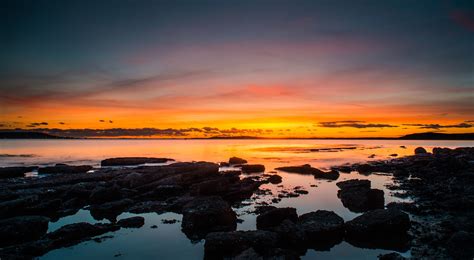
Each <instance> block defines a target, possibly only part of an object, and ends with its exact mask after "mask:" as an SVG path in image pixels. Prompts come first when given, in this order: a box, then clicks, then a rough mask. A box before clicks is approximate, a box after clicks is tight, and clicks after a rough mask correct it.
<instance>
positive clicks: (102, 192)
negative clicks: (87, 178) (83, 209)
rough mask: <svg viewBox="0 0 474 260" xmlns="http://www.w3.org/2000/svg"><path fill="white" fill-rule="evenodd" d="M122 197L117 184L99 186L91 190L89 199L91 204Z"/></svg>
mask: <svg viewBox="0 0 474 260" xmlns="http://www.w3.org/2000/svg"><path fill="white" fill-rule="evenodd" d="M121 198H122V195H121V194H120V188H119V187H118V186H115V185H114V186H112V187H103V186H99V187H96V188H95V189H94V190H92V192H91V194H90V196H89V201H90V203H91V204H101V203H105V202H108V201H114V200H119V199H121Z"/></svg>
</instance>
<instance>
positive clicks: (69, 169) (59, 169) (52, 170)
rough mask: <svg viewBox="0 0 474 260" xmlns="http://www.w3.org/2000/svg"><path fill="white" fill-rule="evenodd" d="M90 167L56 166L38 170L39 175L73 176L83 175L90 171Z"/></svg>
mask: <svg viewBox="0 0 474 260" xmlns="http://www.w3.org/2000/svg"><path fill="white" fill-rule="evenodd" d="M92 169H93V168H92V166H90V165H78V166H73V165H67V164H56V165H55V166H47V167H41V168H39V169H38V173H39V174H58V173H64V174H74V173H85V172H88V171H90V170H92Z"/></svg>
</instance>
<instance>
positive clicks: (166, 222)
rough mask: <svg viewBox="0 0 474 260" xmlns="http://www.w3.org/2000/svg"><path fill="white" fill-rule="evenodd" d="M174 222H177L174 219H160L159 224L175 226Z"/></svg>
mask: <svg viewBox="0 0 474 260" xmlns="http://www.w3.org/2000/svg"><path fill="white" fill-rule="evenodd" d="M176 222H178V220H176V219H162V220H161V223H163V224H175V223H176Z"/></svg>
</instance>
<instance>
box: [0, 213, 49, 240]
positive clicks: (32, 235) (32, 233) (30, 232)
mask: <svg viewBox="0 0 474 260" xmlns="http://www.w3.org/2000/svg"><path fill="white" fill-rule="evenodd" d="M48 223H49V218H46V217H41V216H21V217H14V218H8V219H3V220H0V247H4V246H9V245H15V244H19V243H23V242H28V241H32V240H36V239H38V238H40V237H41V236H43V235H44V234H46V231H47V230H48Z"/></svg>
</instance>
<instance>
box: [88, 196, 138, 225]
mask: <svg viewBox="0 0 474 260" xmlns="http://www.w3.org/2000/svg"><path fill="white" fill-rule="evenodd" d="M133 204H134V201H133V200H131V199H122V200H117V201H111V202H107V203H104V204H100V205H92V206H91V207H90V212H91V215H92V217H94V219H96V220H102V219H104V218H105V219H108V220H111V221H114V220H115V218H116V217H117V216H118V215H120V213H122V212H123V211H124V210H126V209H127V208H128V207H130V206H131V205H133Z"/></svg>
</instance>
